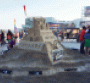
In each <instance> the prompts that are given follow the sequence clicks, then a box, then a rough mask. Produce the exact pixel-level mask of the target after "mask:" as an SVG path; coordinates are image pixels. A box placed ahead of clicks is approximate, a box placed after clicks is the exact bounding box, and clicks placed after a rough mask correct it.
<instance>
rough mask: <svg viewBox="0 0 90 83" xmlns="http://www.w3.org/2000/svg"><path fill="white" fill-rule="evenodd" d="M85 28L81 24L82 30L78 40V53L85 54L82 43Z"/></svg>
mask: <svg viewBox="0 0 90 83" xmlns="http://www.w3.org/2000/svg"><path fill="white" fill-rule="evenodd" d="M85 30H86V27H85V26H83V30H82V31H81V33H80V38H79V40H80V42H81V45H80V53H81V54H85V51H84V44H85V39H84V35H85V33H86V31H85Z"/></svg>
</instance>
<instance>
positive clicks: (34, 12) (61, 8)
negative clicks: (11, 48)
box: [0, 0, 90, 29]
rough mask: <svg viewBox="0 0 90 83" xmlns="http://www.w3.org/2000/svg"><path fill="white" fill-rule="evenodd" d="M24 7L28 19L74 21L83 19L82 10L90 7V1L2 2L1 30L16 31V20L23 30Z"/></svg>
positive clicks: (5, 0) (25, 0)
mask: <svg viewBox="0 0 90 83" xmlns="http://www.w3.org/2000/svg"><path fill="white" fill-rule="evenodd" d="M24 5H25V6H26V12H27V16H28V17H36V16H42V17H54V18H55V19H57V20H65V21H72V20H74V19H77V18H81V12H82V9H83V7H84V6H89V5H90V0H0V29H14V18H15V19H16V26H17V28H22V24H25V18H26V16H25V14H24V8H23V6H24Z"/></svg>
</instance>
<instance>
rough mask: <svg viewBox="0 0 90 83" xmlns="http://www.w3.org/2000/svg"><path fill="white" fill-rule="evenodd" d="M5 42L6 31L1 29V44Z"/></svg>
mask: <svg viewBox="0 0 90 83" xmlns="http://www.w3.org/2000/svg"><path fill="white" fill-rule="evenodd" d="M3 44H4V32H3V31H2V30H1V46H2V45H3Z"/></svg>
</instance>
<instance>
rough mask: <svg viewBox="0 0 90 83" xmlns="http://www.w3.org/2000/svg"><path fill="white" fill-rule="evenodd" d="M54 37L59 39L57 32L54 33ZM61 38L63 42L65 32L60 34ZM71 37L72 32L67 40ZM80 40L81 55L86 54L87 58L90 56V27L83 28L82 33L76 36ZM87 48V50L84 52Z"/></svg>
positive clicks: (67, 35)
mask: <svg viewBox="0 0 90 83" xmlns="http://www.w3.org/2000/svg"><path fill="white" fill-rule="evenodd" d="M53 33H54V35H55V36H56V37H58V33H57V31H53ZM59 37H61V41H63V39H64V33H63V31H60V32H59ZM69 37H70V32H67V33H66V39H67V40H68V39H69ZM72 37H75V34H73V36H72ZM76 38H77V39H78V40H77V42H80V44H81V45H80V53H81V54H85V55H87V56H90V26H89V25H88V26H87V27H85V26H83V27H82V30H81V32H79V33H78V34H77V36H76ZM84 48H85V50H84Z"/></svg>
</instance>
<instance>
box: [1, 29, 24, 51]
mask: <svg viewBox="0 0 90 83" xmlns="http://www.w3.org/2000/svg"><path fill="white" fill-rule="evenodd" d="M18 38H19V39H22V38H23V31H22V32H19V33H18V31H16V32H15V33H12V32H11V30H9V29H8V32H7V33H6V32H5V31H3V30H1V34H0V42H1V47H2V46H3V45H5V44H8V46H7V48H8V50H10V49H11V48H13V46H14V45H16V43H17V41H18Z"/></svg>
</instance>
